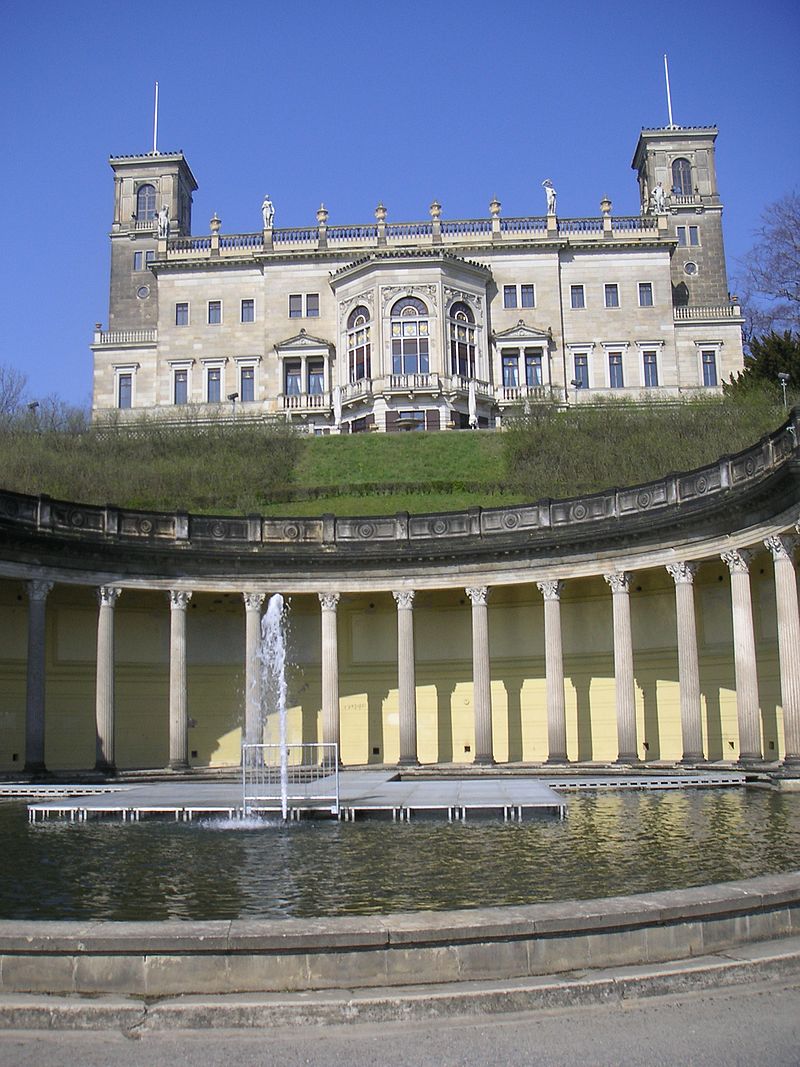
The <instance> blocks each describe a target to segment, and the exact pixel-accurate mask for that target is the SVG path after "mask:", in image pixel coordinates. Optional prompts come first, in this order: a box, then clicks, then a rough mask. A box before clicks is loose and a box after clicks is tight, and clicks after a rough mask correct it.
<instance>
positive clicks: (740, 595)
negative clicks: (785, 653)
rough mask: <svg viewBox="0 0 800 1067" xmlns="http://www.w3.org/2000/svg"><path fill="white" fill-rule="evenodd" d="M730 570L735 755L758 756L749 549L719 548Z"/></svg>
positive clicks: (754, 645) (757, 706) (756, 693)
mask: <svg viewBox="0 0 800 1067" xmlns="http://www.w3.org/2000/svg"><path fill="white" fill-rule="evenodd" d="M721 558H722V561H723V562H724V563H726V564H727V565H728V570H729V571H730V572H731V610H732V612H733V656H734V665H735V669H736V715H737V719H738V722H739V759H740V760H744V761H745V762H747V761H749V760H760V759H761V709H760V704H759V699H758V676H757V674H756V640H755V634H754V632H753V604H752V599H751V596H750V560H751V558H752V553H751V552H746V551H743V550H736V549H734V550H733V551H732V552H723V553H722V557H721Z"/></svg>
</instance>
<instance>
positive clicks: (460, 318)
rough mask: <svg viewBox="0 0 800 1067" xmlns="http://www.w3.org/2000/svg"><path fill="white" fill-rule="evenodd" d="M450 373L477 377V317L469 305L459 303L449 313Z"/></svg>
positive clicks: (464, 376) (463, 376) (465, 376)
mask: <svg viewBox="0 0 800 1067" xmlns="http://www.w3.org/2000/svg"><path fill="white" fill-rule="evenodd" d="M447 317H448V327H449V333H450V373H451V374H459V375H460V376H461V377H462V378H474V377H475V316H474V315H473V314H472V309H471V308H470V307H469V305H468V304H464V303H463V302H461V301H457V302H456V303H455V304H453V306H452V307H451V308H450V311H449V313H448V316H447Z"/></svg>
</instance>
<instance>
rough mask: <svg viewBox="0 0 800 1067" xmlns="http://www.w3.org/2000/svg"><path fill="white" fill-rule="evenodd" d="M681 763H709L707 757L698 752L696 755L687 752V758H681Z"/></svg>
mask: <svg viewBox="0 0 800 1067" xmlns="http://www.w3.org/2000/svg"><path fill="white" fill-rule="evenodd" d="M680 762H681V763H689V764H696V763H708V760H707V759H706V757H705V756H704V755H703V753H702V752H698V753H696V754H695V753H693V752H687V753H686V755H685V756H682V757H681V759H680Z"/></svg>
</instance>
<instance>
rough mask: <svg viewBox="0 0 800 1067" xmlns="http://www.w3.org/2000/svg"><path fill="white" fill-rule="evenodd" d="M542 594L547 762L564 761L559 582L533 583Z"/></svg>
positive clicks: (565, 730)
mask: <svg viewBox="0 0 800 1067" xmlns="http://www.w3.org/2000/svg"><path fill="white" fill-rule="evenodd" d="M536 585H537V588H538V590H539V592H540V593H541V594H542V596H543V597H544V663H545V678H546V683H547V762H548V763H566V762H567V714H566V709H565V705H564V653H563V649H562V643H561V592H562V590H563V588H564V583H563V582H556V581H549V582H537V583H536Z"/></svg>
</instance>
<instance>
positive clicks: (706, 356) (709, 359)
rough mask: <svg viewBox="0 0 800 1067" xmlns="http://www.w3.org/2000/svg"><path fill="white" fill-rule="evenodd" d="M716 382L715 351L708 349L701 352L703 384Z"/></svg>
mask: <svg viewBox="0 0 800 1067" xmlns="http://www.w3.org/2000/svg"><path fill="white" fill-rule="evenodd" d="M716 384H717V353H716V352H715V351H714V350H713V349H710V350H708V351H704V352H703V385H716Z"/></svg>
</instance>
